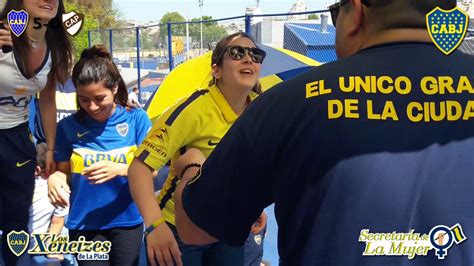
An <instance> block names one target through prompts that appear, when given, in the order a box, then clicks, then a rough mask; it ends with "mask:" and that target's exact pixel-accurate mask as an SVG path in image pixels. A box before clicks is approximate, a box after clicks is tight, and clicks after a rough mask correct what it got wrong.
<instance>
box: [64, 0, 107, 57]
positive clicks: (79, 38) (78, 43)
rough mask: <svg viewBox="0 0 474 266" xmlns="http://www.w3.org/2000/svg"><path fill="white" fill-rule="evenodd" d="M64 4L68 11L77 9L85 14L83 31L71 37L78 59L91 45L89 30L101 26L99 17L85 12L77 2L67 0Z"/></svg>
mask: <svg viewBox="0 0 474 266" xmlns="http://www.w3.org/2000/svg"><path fill="white" fill-rule="evenodd" d="M64 5H65V8H66V12H70V11H75V12H77V13H82V14H84V21H83V22H82V28H81V31H80V32H79V33H78V34H76V35H75V36H73V37H72V38H71V39H72V42H73V46H74V53H73V55H74V59H75V61H77V60H79V58H80V55H81V52H82V51H83V50H84V49H86V48H87V47H89V41H88V35H87V32H88V31H89V30H93V29H97V28H98V27H99V23H98V20H97V19H95V18H94V17H92V16H91V14H90V13H88V12H85V11H84V9H83V8H82V7H80V6H78V5H77V4H74V3H70V2H69V1H65V2H64Z"/></svg>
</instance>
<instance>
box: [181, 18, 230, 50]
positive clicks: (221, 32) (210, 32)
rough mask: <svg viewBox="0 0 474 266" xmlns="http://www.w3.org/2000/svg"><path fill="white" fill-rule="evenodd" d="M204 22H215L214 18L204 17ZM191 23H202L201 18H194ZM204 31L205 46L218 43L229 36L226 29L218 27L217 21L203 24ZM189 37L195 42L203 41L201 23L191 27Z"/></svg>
mask: <svg viewBox="0 0 474 266" xmlns="http://www.w3.org/2000/svg"><path fill="white" fill-rule="evenodd" d="M202 20H203V21H206V20H213V18H212V16H203V19H202ZM191 21H201V19H199V18H193V19H192V20H191ZM202 31H203V34H202V35H203V36H202V38H203V45H204V46H206V44H207V43H212V42H217V41H219V40H220V39H222V38H223V37H224V36H226V35H227V32H226V30H225V29H224V28H222V27H220V26H218V25H217V21H212V22H204V23H203V24H202ZM189 36H190V37H191V38H192V40H193V42H200V40H201V23H193V24H191V25H190V26H189Z"/></svg>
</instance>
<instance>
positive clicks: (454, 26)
mask: <svg viewBox="0 0 474 266" xmlns="http://www.w3.org/2000/svg"><path fill="white" fill-rule="evenodd" d="M468 22H469V17H468V15H467V14H466V13H464V12H463V11H462V10H461V9H459V7H456V8H453V9H451V10H443V9H441V8H439V7H436V8H435V9H433V10H432V11H431V12H430V13H428V14H427V15H426V25H427V27H428V32H429V33H430V36H431V39H432V40H433V42H434V44H435V45H436V46H437V47H438V49H440V50H441V51H442V52H443V53H444V54H446V55H449V54H450V53H452V52H453V51H454V50H456V48H457V47H458V46H459V45H460V44H461V42H462V40H463V39H464V36H465V35H466V32H467V25H468Z"/></svg>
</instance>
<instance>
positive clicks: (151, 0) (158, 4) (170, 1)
mask: <svg viewBox="0 0 474 266" xmlns="http://www.w3.org/2000/svg"><path fill="white" fill-rule="evenodd" d="M203 1H204V6H203V8H202V14H203V15H208V16H212V17H213V18H224V17H233V16H241V15H244V14H245V7H247V6H252V5H255V4H256V1H255V0H241V1H236V0H231V1H228V0H203ZM113 2H114V4H115V5H116V6H117V7H118V8H119V10H120V13H121V14H122V17H124V18H125V19H134V20H138V21H149V20H156V21H157V20H160V19H161V17H162V16H163V14H165V13H166V12H172V11H178V12H179V13H181V15H183V17H184V16H185V11H186V1H185V0H114V1H113ZM187 2H188V17H189V19H191V18H195V17H199V5H198V3H199V1H198V0H187ZM295 2H296V0H261V1H260V7H261V8H262V12H263V13H264V14H268V13H286V12H288V11H289V10H290V8H291V6H292V5H293V3H295ZM333 2H334V0H311V1H305V3H306V6H307V7H308V10H309V11H313V10H321V9H325V6H327V4H328V3H333Z"/></svg>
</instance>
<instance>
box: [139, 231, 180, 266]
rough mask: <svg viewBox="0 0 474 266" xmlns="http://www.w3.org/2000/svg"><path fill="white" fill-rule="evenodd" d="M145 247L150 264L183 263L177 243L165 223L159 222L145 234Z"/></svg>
mask: <svg viewBox="0 0 474 266" xmlns="http://www.w3.org/2000/svg"><path fill="white" fill-rule="evenodd" d="M146 247H147V250H146V251H147V254H148V261H149V262H150V264H151V265H152V266H156V265H158V264H159V265H160V266H173V265H178V266H182V265H183V263H182V262H181V252H180V251H179V247H178V243H177V242H176V239H175V238H174V235H173V232H171V229H170V228H169V227H168V225H167V224H166V223H161V224H159V225H158V226H157V227H156V228H155V230H153V231H151V233H149V234H148V235H147V236H146ZM157 262H158V264H157Z"/></svg>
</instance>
